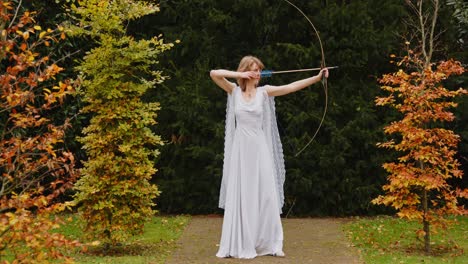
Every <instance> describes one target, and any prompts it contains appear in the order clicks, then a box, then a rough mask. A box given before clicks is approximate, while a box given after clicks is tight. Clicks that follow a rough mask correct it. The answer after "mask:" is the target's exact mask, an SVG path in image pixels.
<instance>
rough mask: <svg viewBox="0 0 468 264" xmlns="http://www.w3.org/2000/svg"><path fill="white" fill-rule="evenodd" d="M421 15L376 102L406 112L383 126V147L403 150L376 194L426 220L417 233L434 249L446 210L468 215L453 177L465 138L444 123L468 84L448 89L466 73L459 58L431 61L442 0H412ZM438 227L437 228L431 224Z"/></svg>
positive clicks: (383, 81) (406, 213) (403, 214)
mask: <svg viewBox="0 0 468 264" xmlns="http://www.w3.org/2000/svg"><path fill="white" fill-rule="evenodd" d="M407 2H408V4H409V6H410V8H411V9H412V10H413V11H414V13H415V14H416V16H415V17H416V23H413V24H412V25H415V28H416V29H417V31H416V32H418V35H415V36H414V37H415V39H417V40H418V41H417V45H418V46H416V47H415V48H413V49H411V48H410V45H411V43H410V42H406V45H407V47H408V52H407V55H406V56H404V57H403V58H402V59H401V61H399V62H398V63H397V65H398V66H399V67H400V69H399V70H398V71H397V72H395V73H390V74H385V75H384V76H383V77H382V78H381V79H380V83H381V84H382V86H381V88H382V89H383V90H384V91H386V92H388V93H389V95H388V96H382V97H378V98H377V99H376V104H377V105H379V106H390V107H392V108H394V109H396V110H397V111H398V112H400V113H401V115H402V119H401V120H397V121H393V122H392V123H391V124H389V125H387V126H386V127H385V129H384V131H385V133H386V134H389V135H395V136H394V137H393V139H391V140H389V141H387V142H384V143H379V144H378V146H379V147H382V148H388V149H392V150H396V151H398V152H401V153H402V155H401V156H400V157H399V158H398V160H397V161H396V162H389V163H385V164H384V165H383V167H384V168H385V170H386V171H387V172H388V173H389V176H388V183H387V184H386V185H384V186H383V190H384V191H385V193H386V194H385V195H382V196H379V197H378V198H376V199H374V200H373V202H374V203H376V204H384V205H387V206H392V207H393V208H395V209H396V210H397V211H398V216H399V217H401V218H406V219H415V220H418V221H421V222H422V225H423V228H422V230H419V231H418V235H420V236H424V249H425V252H426V253H427V254H429V253H431V247H430V234H431V231H434V230H435V229H436V228H438V227H442V228H445V227H446V225H447V223H448V221H447V220H446V216H447V215H460V214H466V210H465V209H464V208H463V206H460V205H458V204H457V203H458V198H462V197H463V198H467V197H468V193H467V191H466V190H460V189H456V188H453V187H452V186H451V185H450V184H449V179H450V178H462V176H463V172H462V171H461V170H460V169H459V166H460V163H459V162H458V161H457V159H456V157H455V156H456V153H457V144H458V142H459V141H460V137H459V136H458V135H456V134H455V133H454V132H453V131H451V130H449V129H446V128H444V126H443V124H444V122H450V121H453V120H454V119H455V116H454V114H453V113H452V112H451V111H450V110H451V109H452V108H454V107H456V106H457V104H456V103H455V102H454V98H455V97H457V96H461V95H465V94H467V91H466V90H465V89H462V88H459V89H458V90H448V89H447V88H446V87H444V81H445V80H446V79H448V78H449V77H451V76H454V75H461V74H463V73H464V72H465V69H464V67H463V66H462V65H461V63H460V62H458V61H454V60H451V59H450V60H446V61H441V62H438V63H434V62H432V55H433V52H434V46H435V29H436V21H437V15H438V10H439V2H438V1H437V0H433V1H430V6H428V7H426V6H425V5H424V4H425V3H427V2H429V1H422V0H418V1H415V2H413V1H407ZM431 227H433V228H431Z"/></svg>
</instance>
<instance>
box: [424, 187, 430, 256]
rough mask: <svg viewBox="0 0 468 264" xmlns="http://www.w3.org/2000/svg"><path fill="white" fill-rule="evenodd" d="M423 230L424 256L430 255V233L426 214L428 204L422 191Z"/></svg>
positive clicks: (425, 193) (425, 192) (425, 191)
mask: <svg viewBox="0 0 468 264" xmlns="http://www.w3.org/2000/svg"><path fill="white" fill-rule="evenodd" d="M422 203H423V211H424V214H423V230H424V251H425V252H426V255H429V254H431V233H430V223H429V220H428V219H427V214H428V211H429V210H428V209H429V208H428V203H427V190H426V189H424V190H423V201H422Z"/></svg>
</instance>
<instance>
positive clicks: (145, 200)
mask: <svg viewBox="0 0 468 264" xmlns="http://www.w3.org/2000/svg"><path fill="white" fill-rule="evenodd" d="M79 4H80V5H79V6H74V7H73V11H74V13H75V14H76V16H77V25H76V26H71V27H70V29H71V32H72V33H73V34H75V35H84V36H87V37H88V38H89V39H92V40H94V41H95V42H96V47H95V48H93V49H92V50H90V51H89V52H88V53H87V54H86V56H85V57H84V59H83V61H82V62H81V64H80V65H79V66H78V68H77V69H78V70H79V72H80V75H81V80H82V89H81V91H80V94H81V96H82V97H83V101H84V102H85V103H86V106H84V107H83V109H82V111H83V112H84V113H90V114H92V118H91V120H90V124H89V125H88V126H87V127H86V128H84V129H83V134H84V136H83V137H81V138H80V139H79V141H80V142H81V143H82V144H83V148H84V149H85V150H86V153H87V155H88V160H87V161H85V162H84V168H83V169H82V171H81V173H82V177H81V178H80V180H79V181H78V182H77V184H76V188H75V189H76V191H77V193H76V195H75V202H76V203H77V204H78V205H79V206H80V212H81V215H82V216H83V219H84V220H85V222H86V231H87V232H88V235H90V236H91V237H93V238H95V239H100V240H102V241H104V242H105V243H106V245H109V244H116V243H118V242H122V241H125V239H127V238H128V237H129V236H131V235H135V234H138V233H140V232H142V228H143V225H144V223H145V221H146V220H147V219H148V218H149V217H151V216H152V215H153V214H154V210H152V206H154V201H153V200H154V199H155V198H156V197H157V196H158V195H159V191H158V188H157V187H156V185H154V184H151V183H150V182H149V181H150V179H151V177H152V175H153V174H154V173H155V172H156V169H155V167H154V164H153V160H152V157H157V156H158V154H159V152H158V150H157V149H155V147H157V146H160V145H161V144H162V141H161V138H160V137H159V136H158V135H156V134H155V133H153V132H152V131H151V129H150V126H153V125H155V124H156V117H157V113H156V112H157V111H158V110H159V109H160V106H159V103H155V102H145V101H143V100H142V99H141V98H142V96H143V95H144V94H145V93H146V92H147V90H148V89H151V88H153V87H154V86H155V85H159V84H161V83H162V82H163V81H164V79H165V77H164V76H163V75H162V72H161V71H155V70H153V67H154V65H155V64H157V63H158V57H159V56H160V54H161V53H162V52H164V51H166V50H168V49H170V48H171V47H172V46H173V44H171V43H164V42H163V40H162V38H160V36H158V37H152V38H150V39H141V40H136V39H135V38H134V37H132V36H131V35H129V34H128V32H127V29H126V27H127V23H128V22H129V21H132V20H136V19H138V18H140V17H142V16H145V15H149V14H152V13H155V12H157V11H159V8H158V7H157V6H154V5H150V4H147V3H144V2H140V1H133V0H115V1H102V0H84V1H79Z"/></svg>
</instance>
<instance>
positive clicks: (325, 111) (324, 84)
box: [284, 0, 328, 157]
mask: <svg viewBox="0 0 468 264" xmlns="http://www.w3.org/2000/svg"><path fill="white" fill-rule="evenodd" d="M284 1H285V2H286V3H288V4H289V5H291V6H292V7H294V8H295V9H296V10H297V11H299V12H300V13H301V14H302V16H304V17H305V19H307V21H308V22H309V24H310V26H311V27H312V28H313V29H314V32H315V35H316V36H317V39H318V41H319V44H320V51H321V52H322V61H321V63H320V66H321V68H326V67H327V66H326V63H325V52H324V51H323V45H322V39H321V38H320V35H319V33H318V30H317V29H316V28H315V26H314V23H312V21H311V20H310V19H309V17H307V15H306V14H305V13H304V12H303V11H302V10H301V9H300V8H299V7H297V6H296V5H294V4H293V3H291V2H290V1H289V0H284ZM322 86H323V90H324V93H325V107H324V109H323V114H322V119H321V120H320V124H319V126H318V127H317V130H316V131H315V133H314V135H313V136H312V139H311V140H309V142H308V143H307V144H306V145H305V146H304V147H303V148H301V149H300V150H299V151H298V152H297V153H296V155H294V156H295V157H297V156H299V154H301V152H302V151H304V150H305V149H306V148H307V147H308V146H309V145H310V143H312V141H313V140H314V139H315V137H316V136H317V134H318V132H319V130H320V128H321V127H322V124H323V121H324V120H325V115H326V114H327V109H328V83H327V79H326V78H325V76H323V77H322Z"/></svg>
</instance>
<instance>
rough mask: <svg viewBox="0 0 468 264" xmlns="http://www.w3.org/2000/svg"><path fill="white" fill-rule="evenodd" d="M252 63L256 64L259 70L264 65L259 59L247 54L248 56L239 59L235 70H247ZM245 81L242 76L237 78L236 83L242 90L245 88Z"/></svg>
mask: <svg viewBox="0 0 468 264" xmlns="http://www.w3.org/2000/svg"><path fill="white" fill-rule="evenodd" d="M253 64H257V66H258V67H259V68H260V70H263V68H265V66H264V65H263V62H262V61H261V60H260V59H258V58H257V57H254V56H250V55H249V56H245V57H243V58H242V59H241V61H240V62H239V67H237V71H238V72H245V71H249V70H250V67H251V66H252V65H253ZM246 81H247V79H242V78H238V79H237V83H238V84H239V86H240V88H241V89H242V91H245V89H246V87H245V83H246Z"/></svg>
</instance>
